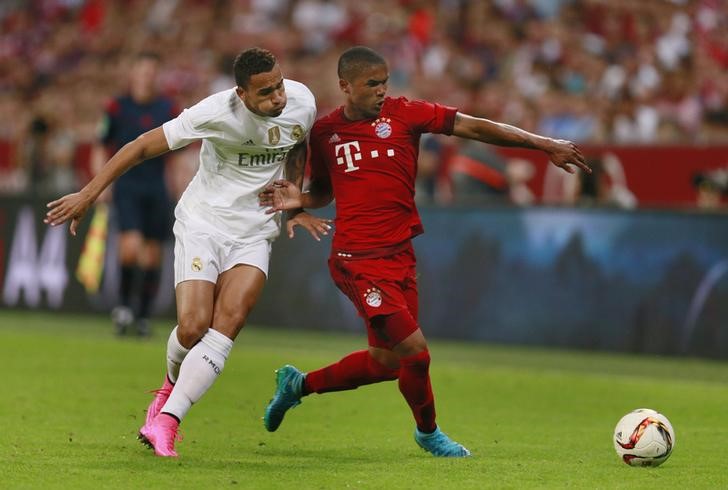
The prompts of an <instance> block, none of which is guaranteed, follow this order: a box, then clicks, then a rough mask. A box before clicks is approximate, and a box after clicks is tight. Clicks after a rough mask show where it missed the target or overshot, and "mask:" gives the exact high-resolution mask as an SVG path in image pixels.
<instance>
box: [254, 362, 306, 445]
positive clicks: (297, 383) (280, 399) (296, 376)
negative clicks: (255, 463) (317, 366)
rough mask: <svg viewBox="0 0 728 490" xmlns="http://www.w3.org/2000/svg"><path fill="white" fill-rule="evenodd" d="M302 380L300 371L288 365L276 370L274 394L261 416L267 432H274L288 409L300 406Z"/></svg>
mask: <svg viewBox="0 0 728 490" xmlns="http://www.w3.org/2000/svg"><path fill="white" fill-rule="evenodd" d="M304 378H305V375H304V374H303V373H302V372H301V371H299V370H298V369H296V368H295V367H293V366H291V365H288V364H286V365H285V366H283V367H282V368H280V369H277V370H276V385H277V386H276V393H275V395H273V398H272V399H271V401H270V402H268V406H267V407H265V415H264V416H263V424H264V425H265V428H266V429H268V432H275V430H276V429H277V428H278V427H279V426H280V425H281V422H283V416H284V415H285V414H286V412H287V411H288V409H289V408H293V407H295V406H297V405H300V404H301V391H302V389H303V379H304Z"/></svg>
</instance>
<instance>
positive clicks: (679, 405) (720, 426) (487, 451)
mask: <svg viewBox="0 0 728 490" xmlns="http://www.w3.org/2000/svg"><path fill="white" fill-rule="evenodd" d="M169 327H170V325H169V324H168V323H165V322H163V321H158V322H157V323H156V325H155V328H156V335H155V336H154V337H153V338H152V339H151V340H145V341H139V340H134V339H121V340H120V339H116V338H114V337H113V336H112V334H111V327H110V325H109V324H108V323H107V320H106V318H101V317H97V316H64V315H59V314H42V313H25V312H8V311H3V312H0V353H2V365H3V368H2V371H1V372H2V376H1V377H0V379H1V380H2V382H1V384H0V387H1V390H2V391H1V392H0V393H1V394H0V487H1V488H8V489H14V488H43V489H50V488H73V489H86V488H88V489H99V488H124V489H126V488H175V489H177V488H194V489H202V488H215V489H219V488H253V489H267V488H285V489H290V488H303V489H308V488H312V489H339V488H342V489H343V488H361V489H367V488H370V489H408V488H412V489H428V488H432V489H443V488H448V489H449V488H452V489H482V488H498V489H502V488H513V489H522V488H559V489H561V488H605V489H611V488H625V489H648V488H684V489H688V488H689V489H696V488H726V487H728V471H726V469H725V464H726V454H727V453H726V449H725V448H726V440H728V422H727V420H728V419H727V418H726V407H727V406H728V363H725V362H710V361H701V360H691V359H663V358H654V357H637V356H618V355H610V354H595V353H585V352H571V351H562V350H545V349H531V348H514V347H502V346H493V345H484V344H477V343H454V342H440V341H433V342H431V346H430V348H431V349H430V350H431V354H432V359H433V363H432V367H431V373H432V382H433V387H434V390H435V395H436V400H437V410H438V422H439V424H440V426H441V427H442V428H443V430H445V431H446V432H447V433H449V434H450V435H451V436H452V437H453V438H455V439H456V440H458V441H460V442H462V443H463V444H464V445H465V446H467V447H468V448H469V449H470V450H471V451H472V453H473V457H471V458H468V459H463V460H446V459H438V458H433V457H431V456H429V455H428V454H426V453H424V452H423V451H422V450H420V449H419V448H418V447H417V446H416V445H415V443H414V441H413V439H412V432H413V428H414V427H413V422H412V418H411V415H410V413H409V410H408V408H407V406H406V404H405V402H404V400H403V399H402V398H401V396H400V394H399V392H398V390H397V386H396V384H394V383H383V384H379V385H375V386H366V387H362V388H359V389H358V390H355V391H349V392H343V393H329V394H326V395H313V396H310V397H307V398H305V399H304V401H303V403H302V405H301V406H299V407H297V408H296V409H294V410H292V411H290V412H289V413H288V415H287V417H286V420H285V421H284V422H283V425H282V426H281V428H280V429H279V430H278V432H276V433H273V434H271V433H268V432H266V431H265V429H264V428H263V424H262V420H261V417H262V414H263V408H264V406H265V404H266V403H267V401H268V400H269V398H270V397H271V395H272V393H273V386H274V385H273V380H274V374H273V371H274V369H275V368H276V367H279V366H280V365H282V364H285V363H288V362H290V363H293V364H295V365H296V366H298V367H300V368H301V369H303V370H310V369H314V368H317V367H320V366H321V365H323V364H325V363H329V362H331V361H334V360H336V359H339V358H340V357H341V356H342V355H344V354H346V353H348V352H349V351H351V350H354V349H358V348H361V347H362V346H363V345H364V337H363V336H362V337H360V336H348V335H338V334H333V333H321V332H318V333H313V332H304V333H302V332H292V331H282V330H277V329H269V328H263V327H258V326H250V327H246V329H245V330H244V331H243V332H242V333H241V335H240V337H239V338H238V341H237V342H236V345H235V348H234V349H233V352H232V355H231V357H230V359H228V362H227V365H226V366H225V372H224V374H223V375H222V376H221V377H220V379H219V381H218V382H217V384H216V385H215V386H213V388H212V389H211V390H210V392H208V394H207V395H206V396H205V397H204V398H203V399H202V400H201V401H200V402H199V403H198V404H197V405H196V406H195V407H193V409H192V411H191V412H190V414H189V415H188V417H187V419H186V420H185V421H184V423H183V424H182V427H181V428H182V432H183V433H184V436H185V439H184V441H183V442H181V443H179V444H178V446H177V448H178V451H179V453H180V458H179V459H161V458H157V457H154V456H153V454H152V453H151V452H150V451H149V450H148V449H146V448H145V447H143V446H142V445H141V444H139V443H138V442H137V441H136V432H137V430H138V428H139V426H140V425H141V423H142V420H143V418H144V410H145V408H146V405H147V404H148V402H149V400H150V395H149V394H148V393H146V391H147V390H151V389H154V388H157V387H158V385H159V384H160V382H161V381H162V376H163V370H164V348H165V345H166V336H167V332H168V331H169ZM638 407H649V408H654V409H657V410H659V411H661V412H663V413H664V414H666V415H667V416H668V417H669V418H670V420H671V422H672V424H673V426H674V427H675V431H676V448H675V451H674V452H673V454H672V457H671V458H670V459H669V460H668V461H667V462H666V463H665V464H664V465H662V466H661V467H659V468H631V467H628V466H626V465H624V464H623V463H621V462H620V461H619V460H618V458H617V456H616V454H615V452H614V449H613V448H612V440H611V437H612V430H613V428H614V425H615V424H616V422H617V420H619V418H620V417H621V416H622V415H623V414H625V413H626V412H628V411H630V410H632V409H634V408H638Z"/></svg>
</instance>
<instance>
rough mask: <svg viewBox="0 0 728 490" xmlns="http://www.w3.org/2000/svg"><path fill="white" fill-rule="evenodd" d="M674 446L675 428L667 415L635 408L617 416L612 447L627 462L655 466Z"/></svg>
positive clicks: (662, 460)
mask: <svg viewBox="0 0 728 490" xmlns="http://www.w3.org/2000/svg"><path fill="white" fill-rule="evenodd" d="M674 447H675V431H674V430H673V428H672V425H671V424H670V421H669V420H667V417H665V416H664V415H662V414H661V413H659V412H656V411H654V410H651V409H649V408H638V409H637V410H634V411H632V412H629V413H628V414H627V415H625V416H624V417H622V418H621V420H620V421H619V422H617V427H615V429H614V449H615V450H616V451H617V455H618V456H619V457H620V458H621V460H622V461H624V462H625V463H626V464H628V465H630V466H659V465H661V464H662V463H664V462H665V461H666V460H667V458H669V457H670V454H671V453H672V448H674Z"/></svg>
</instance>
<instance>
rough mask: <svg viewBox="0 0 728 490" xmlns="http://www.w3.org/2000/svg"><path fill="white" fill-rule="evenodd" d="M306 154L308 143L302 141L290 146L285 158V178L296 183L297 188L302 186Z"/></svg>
mask: <svg viewBox="0 0 728 490" xmlns="http://www.w3.org/2000/svg"><path fill="white" fill-rule="evenodd" d="M307 156H308V145H307V144H306V142H305V141H303V142H301V143H298V144H297V145H296V146H294V147H293V148H291V151H289V152H288V158H287V159H286V180H288V181H289V182H293V183H294V184H296V185H297V186H298V188H299V189H300V188H301V187H302V186H303V172H304V169H305V167H306V157H307Z"/></svg>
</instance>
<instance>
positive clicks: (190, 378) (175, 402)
mask: <svg viewBox="0 0 728 490" xmlns="http://www.w3.org/2000/svg"><path fill="white" fill-rule="evenodd" d="M232 347H233V341H232V340H230V339H229V338H228V337H226V336H225V335H223V334H221V333H220V332H218V331H217V330H213V329H209V330H208V331H207V333H206V334H205V336H204V337H202V339H201V340H200V341H199V342H198V343H197V345H195V346H194V347H193V348H192V349H190V352H189V353H188V354H187V356H186V357H185V358H184V360H183V361H182V365H181V366H180V369H179V377H178V379H177V383H176V384H175V385H174V389H173V390H172V394H171V395H170V396H169V400H167V403H165V404H164V406H163V407H162V412H165V413H170V414H172V415H174V416H175V417H177V418H178V419H179V420H180V421H181V420H182V419H183V418H184V416H185V415H187V412H188V411H189V410H190V407H191V406H192V404H193V403H195V402H197V401H198V400H199V399H200V398H202V395H204V394H205V392H207V390H209V389H210V387H211V386H212V384H213V383H214V382H215V380H216V379H217V377H218V376H220V373H221V372H222V369H223V367H225V360H226V359H227V357H228V355H230V349H232Z"/></svg>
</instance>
